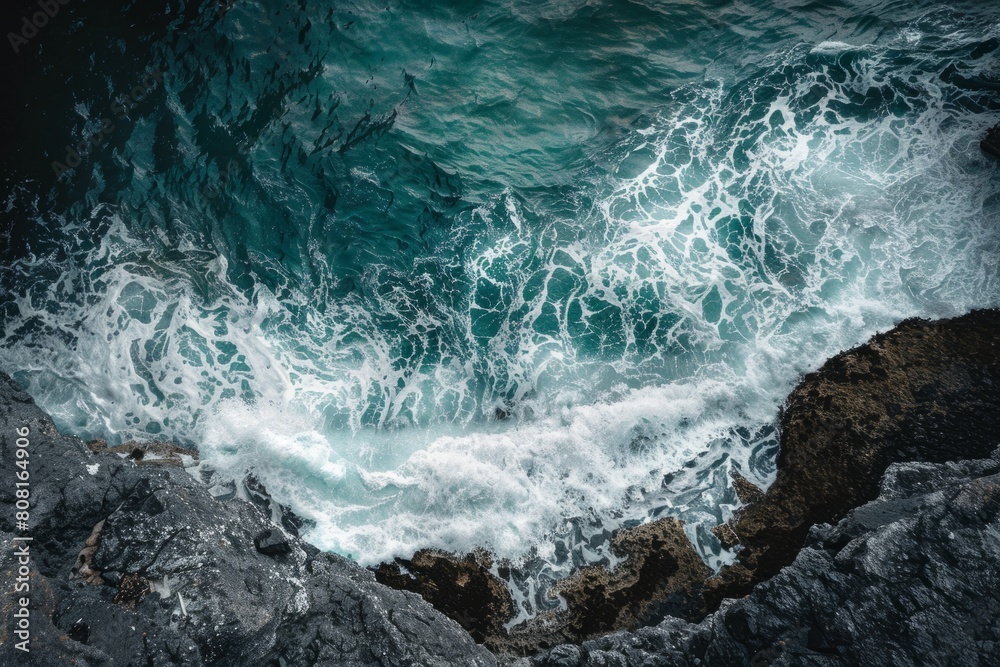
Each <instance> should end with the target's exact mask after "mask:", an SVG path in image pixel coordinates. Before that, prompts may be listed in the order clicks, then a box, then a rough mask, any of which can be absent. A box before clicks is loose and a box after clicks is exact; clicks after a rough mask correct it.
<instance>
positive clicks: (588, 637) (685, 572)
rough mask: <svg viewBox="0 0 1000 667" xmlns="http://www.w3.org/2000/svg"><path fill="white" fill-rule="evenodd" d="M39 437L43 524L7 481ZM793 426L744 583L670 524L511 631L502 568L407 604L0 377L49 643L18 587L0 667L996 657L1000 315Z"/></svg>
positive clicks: (9, 524)
mask: <svg viewBox="0 0 1000 667" xmlns="http://www.w3.org/2000/svg"><path fill="white" fill-rule="evenodd" d="M25 427H27V428H28V429H29V430H30V436H29V439H30V442H31V444H30V447H29V448H30V467H29V470H30V473H31V498H30V503H31V510H30V511H31V520H30V526H29V529H28V530H27V531H25V530H23V528H21V527H19V526H17V525H15V521H14V518H15V511H16V508H15V503H16V500H17V496H16V487H15V481H16V478H15V477H14V475H13V474H10V471H14V470H15V469H16V468H15V466H14V462H15V461H16V460H17V459H16V449H17V447H16V445H15V441H16V438H17V432H16V430H15V429H23V428H25ZM780 427H781V438H782V439H781V451H780V453H779V460H778V474H777V478H776V480H775V482H774V484H772V485H771V487H770V488H769V489H767V491H766V492H763V491H761V490H760V489H757V488H756V487H753V486H752V485H751V484H749V482H747V481H746V480H745V479H741V478H734V480H733V484H734V487H735V488H736V491H737V494H738V496H739V498H740V499H741V501H742V502H743V503H745V506H744V507H743V508H742V509H740V510H739V511H737V513H736V515H735V516H734V518H733V520H732V521H731V522H730V523H729V524H727V525H726V526H723V527H720V528H719V530H718V533H717V534H718V536H719V537H720V539H721V540H723V541H724V542H725V543H726V544H728V545H731V546H733V547H736V548H737V549H738V554H737V561H736V563H735V564H733V565H732V566H730V567H727V568H724V569H723V570H722V572H720V573H719V574H718V575H716V576H710V573H709V572H708V570H707V568H706V567H705V565H704V564H703V563H702V562H701V560H700V559H699V558H698V556H697V555H696V554H695V552H694V550H693V548H692V547H691V545H690V544H689V543H688V542H687V539H686V537H685V535H684V531H683V527H682V525H681V524H680V522H678V521H676V520H674V519H661V520H659V521H656V522H651V523H649V524H644V525H641V526H636V527H634V528H628V529H623V530H621V531H619V532H618V533H617V534H616V535H615V536H614V538H613V548H614V550H615V552H616V553H617V554H618V555H619V556H621V557H623V558H624V560H623V561H622V562H620V563H619V564H618V566H617V567H616V568H614V569H613V570H610V571H609V570H607V569H605V568H600V567H592V568H583V569H581V570H580V571H578V572H577V573H576V574H575V575H574V576H572V577H570V578H568V579H566V580H565V581H563V582H561V583H560V584H559V587H558V592H559V593H560V594H561V595H562V596H563V598H564V599H565V600H566V603H567V604H566V610H565V611H563V612H554V613H549V614H545V615H542V616H540V617H538V618H536V619H534V620H533V621H531V622H529V623H526V624H522V625H521V626H516V627H514V628H512V629H511V630H510V631H504V629H503V625H504V623H505V622H506V621H507V620H508V619H509V618H511V616H512V614H513V607H512V602H511V599H510V596H509V593H507V591H506V589H505V588H504V587H503V584H502V582H501V580H500V579H499V578H498V577H497V576H496V573H500V571H501V567H502V564H501V565H497V564H494V563H493V562H492V561H491V560H490V558H489V556H488V554H483V553H479V554H473V555H472V556H454V555H450V554H443V553H440V552H432V551H428V552H420V553H418V554H416V555H415V556H414V557H413V558H412V559H410V560H408V561H399V562H397V563H394V564H388V565H385V566H383V567H381V568H378V574H377V578H378V580H380V581H383V582H386V583H390V584H392V586H394V587H396V588H399V589H402V590H393V589H391V588H388V587H386V586H384V585H382V584H381V583H379V581H377V580H376V574H375V573H373V572H370V571H368V570H365V569H362V568H359V567H358V566H356V565H355V564H353V563H351V562H349V561H346V560H344V559H342V558H339V557H337V556H334V555H331V554H323V553H319V552H317V550H316V549H315V548H313V547H312V546H310V545H309V544H307V543H305V542H303V541H302V540H301V539H300V538H299V537H298V536H297V531H298V527H299V526H300V525H301V523H300V522H298V521H297V519H296V518H295V517H294V515H292V514H291V513H289V512H288V511H287V508H283V507H280V506H277V505H275V504H274V503H273V502H272V501H270V499H269V498H268V497H267V494H266V490H265V489H263V488H262V487H261V486H260V484H259V482H257V481H256V480H253V479H248V480H246V481H245V482H244V483H242V484H235V485H234V484H232V483H215V484H205V483H204V482H205V480H204V479H196V478H195V477H193V476H192V475H191V474H190V473H189V470H191V469H190V468H185V467H184V466H185V465H190V463H191V461H192V460H193V456H192V454H191V453H190V452H189V450H182V449H181V448H177V447H175V446H172V445H168V444H167V443H154V444H153V445H147V446H145V447H144V446H142V445H136V444H133V443H130V444H129V445H128V446H127V447H124V448H115V451H112V450H111V449H109V448H107V447H106V445H104V446H102V443H100V442H91V443H89V446H88V445H84V443H82V442H81V441H80V440H78V439H76V438H71V437H66V436H63V435H60V434H59V433H58V432H57V431H56V429H55V427H54V425H53V424H52V422H51V420H50V419H49V418H48V416H47V415H45V414H44V413H43V412H42V411H41V410H40V409H38V408H37V406H35V405H34V403H33V402H32V401H31V399H30V397H28V396H27V395H26V394H25V393H24V392H23V391H21V390H20V389H19V388H18V387H17V386H16V384H14V383H13V382H12V381H10V379H9V378H7V377H6V376H4V375H2V374H0V460H2V461H3V467H2V470H4V471H7V473H6V474H4V475H3V476H2V477H0V540H3V542H4V544H5V545H6V546H5V548H4V549H3V550H0V586H2V587H3V589H4V590H6V591H12V590H13V589H14V585H15V583H17V582H18V578H19V577H20V578H21V579H22V580H23V579H24V578H27V580H28V582H29V583H30V597H31V603H30V607H29V608H30V611H31V648H32V653H31V658H30V663H25V661H24V660H23V657H24V656H23V654H19V653H15V651H16V649H15V648H14V646H15V641H16V640H17V637H16V636H14V635H13V634H12V633H13V630H14V625H13V620H14V619H13V617H12V614H13V613H14V610H15V609H16V608H17V605H16V601H15V600H14V598H13V596H12V595H9V594H8V595H7V596H6V597H5V598H4V600H3V601H2V603H0V612H2V614H0V615H2V616H3V617H4V618H3V621H2V623H3V625H2V627H0V654H2V655H0V664H35V665H67V664H73V665H81V666H87V665H102V666H103V665H129V664H142V665H246V664H260V665H263V666H267V667H271V666H274V667H289V666H292V665H358V666H362V667H363V666H365V665H421V666H423V665H428V666H434V667H437V666H444V665H470V666H475V665H493V664H497V659H496V658H495V657H494V656H493V655H492V654H491V653H490V652H489V651H487V649H486V648H484V647H482V646H479V645H476V644H475V643H474V642H473V637H475V639H476V640H478V641H480V642H483V643H485V644H486V645H487V646H489V647H491V648H493V649H495V650H496V651H497V652H498V654H499V655H500V656H501V660H500V662H501V664H505V665H517V666H518V667H543V666H557V665H558V666H562V667H583V666H588V667H589V666H591V665H593V666H597V665H604V666H610V665H616V666H620V667H631V666H633V665H635V666H639V665H643V666H652V665H695V664H699V665H768V664H774V665H802V664H814V665H886V664H892V665H923V664H952V665H988V664H995V656H996V655H997V654H998V653H1000V595H998V594H997V592H996V591H998V590H1000V450H997V446H998V445H1000V314H998V313H997V312H993V311H979V312H974V313H970V314H969V315H967V316H964V317H961V318H955V319H952V320H943V321H938V322H924V321H917V320H913V321H908V322H904V323H902V324H901V325H900V326H898V327H897V328H895V329H893V330H892V331H890V332H888V333H885V334H880V335H879V336H876V337H875V338H873V339H872V340H871V341H870V342H869V343H868V344H866V345H864V346H861V347H859V348H857V349H854V350H850V351H847V352H845V353H843V354H840V355H838V356H837V357H835V358H833V359H831V360H830V361H829V362H827V364H825V365H824V366H823V367H822V368H821V369H820V370H818V371H817V372H815V373H812V374H810V375H808V376H806V377H805V378H804V379H803V381H802V383H801V384H800V385H799V386H798V387H797V388H796V390H795V391H794V392H793V393H792V394H791V396H790V397H789V399H788V402H787V405H786V408H785V410H784V412H783V414H782V416H781V419H780ZM137 451H138V453H137ZM147 457H150V458H151V460H156V461H164V463H156V464H154V465H149V463H148V462H145V463H144V461H145V460H146V459H147ZM25 536H31V537H32V538H33V541H32V542H31V543H30V553H31V558H30V563H29V564H28V565H27V566H23V567H26V568H27V570H24V569H21V568H22V564H21V563H20V562H19V561H18V558H17V556H16V555H15V552H14V545H15V538H18V537H25ZM81 558H82V560H81ZM411 591H418V592H419V593H420V594H421V595H422V596H424V597H425V598H427V600H429V601H430V602H433V603H434V605H435V606H437V607H438V608H439V609H440V610H441V611H440V612H439V611H437V610H435V609H434V608H432V606H431V605H430V604H428V602H427V601H425V600H424V599H422V598H421V597H420V595H417V594H415V593H414V592H411ZM441 612H444V614H442V613H441ZM445 614H447V616H450V617H451V618H453V619H456V621H457V622H456V621H452V620H449V618H447V617H446V616H445ZM664 619H665V620H664ZM643 626H646V627H643ZM609 631H610V632H611V634H606V633H607V632H609ZM539 650H541V652H540V653H538V651H539ZM532 654H534V655H533V656H532V657H522V658H518V657H516V656H518V655H532Z"/></svg>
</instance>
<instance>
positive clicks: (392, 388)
mask: <svg viewBox="0 0 1000 667" xmlns="http://www.w3.org/2000/svg"><path fill="white" fill-rule="evenodd" d="M751 4H755V5H758V6H756V7H754V6H751ZM201 17H202V18H201V19H200V20H199V22H196V24H195V25H194V26H190V25H186V24H185V27H184V28H183V29H180V28H179V27H178V28H177V29H174V30H168V31H166V33H165V36H164V37H162V38H160V39H158V40H156V41H154V42H152V43H150V44H145V45H138V46H137V45H134V44H132V43H131V42H129V41H128V40H127V39H126V37H125V36H124V35H122V36H120V37H118V38H117V39H119V40H120V41H115V39H116V38H115V37H114V31H115V30H118V31H119V32H121V33H124V32H127V30H128V26H121V27H113V28H112V29H111V30H112V36H111V37H109V41H108V42H107V44H105V45H103V46H102V47H101V48H100V50H99V52H98V51H95V57H94V58H93V59H92V60H93V61H94V62H96V63H97V64H98V65H99V66H103V67H106V68H107V69H106V70H105V71H103V72H101V71H100V68H99V67H98V68H97V69H96V72H95V67H94V66H92V65H89V64H87V63H86V62H85V61H81V63H80V67H81V68H86V69H87V72H88V73H89V74H88V76H89V77H90V78H89V79H88V80H93V79H94V77H95V76H96V77H97V79H98V80H100V81H101V82H102V84H103V85H102V86H97V87H90V88H86V89H81V90H77V91H76V92H75V94H74V99H76V100H77V102H76V103H75V104H74V106H73V107H72V108H71V109H70V108H67V109H63V110H62V111H63V112H64V113H66V114H67V115H68V116H69V117H71V118H72V119H73V120H72V123H70V125H69V127H67V128H66V130H65V133H66V135H67V136H66V139H65V142H66V143H70V142H73V143H75V142H76V141H78V140H80V139H81V138H83V137H86V136H91V135H94V134H95V133H99V132H101V130H102V129H105V130H107V131H106V132H105V136H106V139H103V140H102V141H103V143H101V144H100V145H99V146H97V147H96V148H95V149H93V150H92V151H90V152H89V153H88V154H87V155H85V156H82V160H81V164H80V166H79V167H77V168H76V169H73V170H70V171H68V172H67V173H66V174H63V175H62V177H61V178H60V179H59V180H58V181H54V174H50V175H49V176H51V177H52V178H53V181H54V182H47V181H45V180H44V179H42V181H41V182H40V183H38V182H36V183H31V184H28V185H30V187H28V185H26V186H25V188H27V189H26V190H25V191H24V192H31V188H35V190H36V191H37V192H39V193H41V194H42V195H44V196H43V197H42V198H41V199H36V200H34V206H35V207H36V210H37V223H38V225H39V227H38V231H37V233H36V238H35V239H34V240H33V244H32V254H31V255H30V256H28V257H27V258H25V259H21V260H19V261H18V262H17V263H15V264H12V265H11V266H9V267H6V268H5V273H4V289H5V293H6V295H7V300H6V305H5V310H4V319H3V321H2V325H0V326H2V329H0V331H2V340H0V366H2V367H3V368H6V369H8V370H11V371H13V372H14V373H15V375H16V376H17V377H18V378H19V379H20V380H21V381H23V382H24V383H26V384H27V385H28V386H29V387H30V390H31V391H32V393H33V394H34V395H35V396H36V397H37V398H38V400H39V402H40V403H41V404H42V405H43V406H44V407H45V408H46V409H48V410H49V411H50V412H52V413H53V414H54V415H55V416H56V417H57V419H58V420H59V421H60V423H61V425H62V426H63V427H65V428H66V429H68V430H70V431H73V432H75V433H78V434H80V435H81V436H84V437H98V436H100V437H105V438H108V439H110V440H113V441H117V440H123V439H126V438H132V437H151V436H155V437H168V438H178V439H181V440H184V441H187V442H193V443H196V444H197V445H198V446H199V447H200V449H201V451H202V453H203V456H204V458H205V460H206V461H207V463H206V465H210V466H212V467H213V468H214V469H216V470H218V471H219V472H220V474H222V475H233V476H236V475H239V474H241V473H242V472H243V471H245V470H246V469H253V470H254V471H255V474H257V475H258V477H260V478H261V479H262V480H263V481H264V483H265V484H266V486H267V487H268V489H269V490H271V491H272V492H273V493H274V494H276V496H277V497H278V498H279V499H281V500H283V501H285V502H289V503H291V504H292V505H293V506H294V507H295V508H296V509H297V510H298V511H300V512H301V513H303V514H304V515H305V516H307V517H308V518H310V519H311V520H312V521H313V522H314V528H313V529H312V532H311V534H310V538H311V539H312V540H314V541H315V542H316V543H317V544H319V545H320V546H322V547H325V548H329V549H332V550H336V551H339V552H341V553H345V554H349V555H351V556H352V557H354V558H357V559H359V560H361V561H363V562H365V563H371V562H377V561H379V560H381V559H384V558H388V557H391V556H393V555H408V554H409V553H412V551H413V550H414V549H417V548H420V547H427V546H434V547H442V548H451V549H460V550H464V549H469V548H472V547H475V546H486V547H489V548H492V549H494V550H495V551H497V552H498V553H499V554H500V555H502V556H506V557H510V558H515V559H522V562H523V563H525V567H524V569H523V571H522V572H521V573H520V574H519V575H517V578H518V582H517V584H518V595H519V597H520V598H521V599H523V601H524V610H523V611H524V613H531V612H532V610H533V609H535V608H536V606H537V605H542V606H545V605H550V604H552V602H551V601H547V600H546V599H545V598H544V596H543V595H542V593H543V591H544V589H545V587H546V584H545V582H546V581H548V580H550V579H551V578H553V577H558V576H562V575H563V574H565V572H566V571H567V570H568V568H569V567H570V566H571V565H572V564H573V563H577V564H579V563H583V562H595V561H599V560H605V561H613V559H614V558H613V556H612V555H611V554H610V553H609V552H608V550H607V542H606V539H607V535H608V533H609V531H610V530H612V529H614V528H615V527H617V526H620V525H623V524H626V523H635V522H638V521H642V520H645V519H646V518H649V517H655V516H659V515H661V514H664V513H666V514H674V515H678V516H681V517H682V518H684V519H685V520H686V521H687V522H688V523H687V527H688V530H689V533H690V534H691V536H692V537H693V538H694V539H695V540H696V542H697V543H698V544H699V548H700V549H702V551H703V553H704V554H705V556H706V558H708V559H709V561H710V562H711V563H712V564H718V563H719V562H721V561H724V560H725V559H726V558H728V557H729V556H728V555H727V554H724V553H721V552H720V550H719V549H718V544H717V543H716V542H714V540H713V539H712V538H711V537H710V535H709V533H708V532H707V530H708V528H710V527H711V526H712V525H715V524H716V523H718V522H719V521H721V520H724V519H725V518H726V517H727V516H728V514H729V512H730V511H731V510H732V508H733V506H734V503H735V496H734V495H733V492H732V490H731V489H730V486H729V483H728V481H727V475H728V471H729V470H730V469H736V470H739V471H741V472H742V473H743V474H744V475H747V476H748V477H750V478H751V479H753V480H756V481H757V482H759V483H762V484H766V483H767V482H768V481H769V480H770V478H771V475H772V474H773V467H774V452H775V448H776V444H775V437H774V431H773V424H774V421H775V417H776V414H777V410H778V408H779V406H780V404H781V401H782V400H783V398H784V396H785V395H786V394H787V393H788V391H789V390H790V389H791V388H792V387H793V386H794V384H795V382H796V381H797V378H798V377H799V376H800V374H801V373H802V372H805V371H808V370H810V369H812V368H815V367H816V366H818V365H819V364H820V363H821V362H822V361H823V360H824V359H825V358H827V357H829V356H831V355H833V354H835V353H836V352H838V351H840V350H842V349H844V348H846V347H850V346H853V345H856V344H858V343H861V342H863V341H864V340H865V339H867V338H868V337H869V336H870V335H872V334H873V333H875V332H876V331H879V330H884V329H886V328H889V327H890V326H892V325H893V324H894V323H895V322H897V321H898V320H900V319H902V318H904V317H910V316H924V317H941V316H948V315H955V314H960V313H962V312H965V311H966V310H968V309H970V308H973V307H984V306H997V305H1000V282H998V278H1000V275H998V258H1000V234H998V227H997V220H998V201H1000V200H998V194H1000V186H998V179H997V171H996V167H995V165H994V163H993V162H992V161H990V160H989V159H987V158H986V157H984V156H983V155H981V154H980V152H979V149H978V146H977V143H978V139H979V137H980V136H981V135H982V134H983V132H984V131H985V129H986V128H987V127H989V126H990V125H992V124H993V123H995V122H996V121H997V120H1000V95H998V87H1000V84H998V80H1000V68H998V66H997V60H996V57H997V53H998V51H1000V7H997V6H994V5H992V4H989V3H981V2H975V3H972V2H969V3H948V4H945V3H937V2H926V1H925V2H919V1H918V2H865V1H861V0H858V1H855V2H848V1H842V2H809V3H796V2H777V3H766V4H765V3H733V2H721V1H714V2H571V1H568V0H562V1H552V2H542V3H539V2H527V1H524V2H510V1H507V2H499V1H496V2H445V3H433V4H429V3H412V2H389V3H388V4H386V3H381V4H375V3H345V4H339V5H337V6H336V7H334V6H332V5H329V4H326V3H324V4H319V3H308V2H299V3H290V4H286V3H284V2H261V3H257V2H249V1H244V0H236V2H235V3H232V7H231V9H230V10H229V11H228V12H224V13H218V14H217V13H216V11H215V8H214V7H213V6H211V4H206V6H205V7H204V8H203V11H202V14H201ZM93 20H94V21H95V22H96V21H98V19H97V18H95V19H93ZM180 25H181V24H180V22H179V21H178V26H180ZM96 48H97V47H95V49H96ZM121 62H124V63H126V64H127V66H122V65H121ZM157 71H159V72H160V73H162V83H160V84H156V85H155V86H152V85H150V88H151V90H149V92H148V93H147V92H145V91H143V90H141V89H139V90H140V96H141V97H142V99H136V97H135V96H133V95H132V93H133V92H134V91H135V90H136V89H135V86H137V85H140V84H142V82H143V81H144V80H146V81H153V80H155V76H154V77H153V79H147V77H148V76H150V75H152V74H153V73H155V72H157ZM81 76H82V74H81ZM84 78H86V77H84ZM122 96H125V97H126V102H128V103H129V105H131V106H132V108H131V109H129V110H123V109H121V107H120V106H118V105H119V104H120V102H121V97H122ZM106 120H107V121H110V125H112V126H113V128H112V129H108V123H105V121H106ZM64 152H65V151H63V153H64ZM49 157H50V158H51V160H53V161H54V160H59V161H64V160H65V155H64V154H62V153H57V152H56V153H53V154H52V155H51V156H49ZM24 192H21V191H17V192H14V193H13V194H11V195H10V200H9V202H11V201H13V202H14V204H17V203H24V200H25V199H28V198H30V197H29V195H28V194H24ZM19 193H20V194H19ZM18 197H20V198H21V199H20V200H18ZM14 204H9V205H14Z"/></svg>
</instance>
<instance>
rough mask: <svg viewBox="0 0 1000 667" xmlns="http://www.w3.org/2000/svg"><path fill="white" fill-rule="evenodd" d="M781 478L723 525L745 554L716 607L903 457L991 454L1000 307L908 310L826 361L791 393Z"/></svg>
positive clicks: (999, 367) (870, 490)
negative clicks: (946, 313) (919, 313)
mask: <svg viewBox="0 0 1000 667" xmlns="http://www.w3.org/2000/svg"><path fill="white" fill-rule="evenodd" d="M780 430H781V449H780V450H779V453H778V462H777V467H778V472H777V476H776V479H775V481H774V483H773V484H772V485H771V487H770V488H769V489H768V490H767V492H766V493H765V494H764V495H763V496H762V497H761V498H760V499H759V500H758V501H757V502H754V503H752V504H750V505H748V506H746V507H744V508H743V509H741V510H739V511H737V513H736V516H735V517H734V519H733V520H732V521H730V522H729V523H728V524H727V525H725V526H722V527H720V529H718V530H717V531H716V534H717V535H718V537H719V539H720V540H722V542H723V544H724V545H726V546H730V547H732V546H736V545H739V547H740V549H741V550H740V552H739V556H738V562H737V563H736V564H735V565H734V566H732V567H729V568H725V569H724V570H723V571H722V572H721V573H720V576H719V577H717V578H714V579H713V580H712V581H710V582H709V584H708V585H707V587H706V591H707V593H706V608H707V609H708V610H711V609H714V608H715V607H716V606H718V604H719V603H720V601H721V600H722V599H723V598H733V597H740V596H742V595H745V594H747V593H748V592H749V591H750V588H751V587H752V586H753V585H754V584H755V583H757V582H759V581H763V580H765V579H768V578H770V577H772V576H774V575H775V574H777V572H778V571H779V570H780V569H781V568H782V567H784V566H785V565H787V564H789V563H791V562H792V560H793V559H794V558H795V556H796V554H797V553H798V551H799V549H800V548H801V546H802V544H803V542H804V540H805V537H806V534H807V533H808V531H809V528H810V526H812V525H815V524H821V523H834V522H836V521H837V520H839V519H840V518H841V517H843V516H844V515H845V514H846V513H847V512H848V511H850V510H851V509H852V508H854V507H857V506H858V505H861V504H862V503H865V502H867V501H869V500H872V499H874V498H875V497H876V495H877V494H878V490H879V484H880V481H881V479H882V474H883V472H884V471H885V470H886V468H887V467H888V466H889V465H890V464H891V463H894V462H904V461H926V462H943V461H949V460H956V459H970V458H981V457H985V456H988V455H989V453H990V452H991V451H992V450H993V449H994V448H995V447H996V446H997V444H998V438H1000V312H997V311H975V312H972V313H970V314H968V315H965V316H963V317H959V318H955V319H951V320H941V321H936V322H928V321H924V320H908V321H906V322H903V323H902V324H900V325H899V326H897V327H896V328H894V329H893V330H892V331H889V332H887V333H883V334H879V335H877V336H875V337H874V338H872V339H871V340H870V341H869V342H868V343H866V344H865V345H862V346H860V347H858V348H855V349H853V350H849V351H847V352H844V353H842V354H839V355H837V356H836V357H834V358H832V359H830V360H829V361H827V362H826V363H825V364H824V365H823V366H822V367H821V368H820V369H819V370H818V371H816V372H814V373H810V374H809V375H807V376H806V377H805V378H804V379H803V380H802V382H801V383H800V384H799V386H798V387H796V389H795V390H794V391H793V392H792V394H791V395H790V396H789V397H788V400H787V402H786V407H785V410H784V412H783V414H782V416H781V419H780Z"/></svg>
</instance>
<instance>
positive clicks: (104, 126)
mask: <svg viewBox="0 0 1000 667" xmlns="http://www.w3.org/2000/svg"><path fill="white" fill-rule="evenodd" d="M162 85H163V72H162V71H161V70H160V68H159V67H157V68H156V69H154V70H153V71H152V72H150V73H149V74H147V75H146V77H145V78H144V79H143V80H142V81H141V82H139V83H138V84H136V85H135V86H133V87H132V89H131V90H129V91H128V93H126V94H125V95H124V97H120V98H118V100H117V101H116V102H115V103H114V104H112V105H111V113H112V114H114V115H116V116H117V118H118V120H119V121H121V122H126V121H128V122H130V121H131V120H132V119H131V118H130V117H129V114H130V113H131V112H132V111H133V110H134V109H135V108H136V106H137V105H138V104H139V103H140V102H142V101H143V100H144V99H146V98H147V97H149V95H150V93H152V92H153V91H154V90H156V89H157V88H158V87H159V86H162ZM100 123H101V124H100V129H99V130H98V131H97V132H94V133H93V134H91V135H89V136H86V137H84V138H83V139H81V140H80V141H78V142H77V143H76V144H75V145H72V146H71V145H69V144H67V145H66V156H65V157H64V158H63V160H64V162H59V161H58V160H54V161H53V162H52V173H54V174H55V177H56V180H58V179H59V178H61V177H62V176H63V174H65V173H66V172H68V171H69V170H70V169H74V168H76V167H79V166H80V165H81V164H83V161H84V160H85V159H86V158H87V157H89V156H90V155H91V154H92V153H93V152H94V151H95V150H97V149H98V148H100V146H101V145H102V144H103V143H104V142H105V141H106V140H107V138H108V137H109V136H111V134H112V133H113V132H114V131H115V128H116V125H115V124H114V122H112V120H111V119H110V118H107V117H105V118H102V119H101V121H100Z"/></svg>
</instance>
